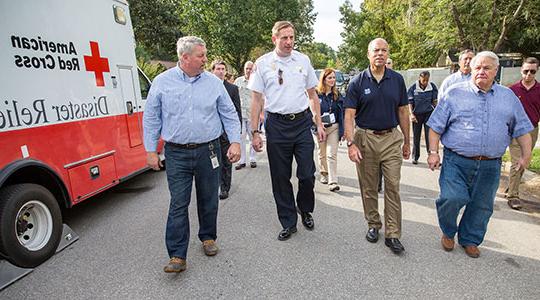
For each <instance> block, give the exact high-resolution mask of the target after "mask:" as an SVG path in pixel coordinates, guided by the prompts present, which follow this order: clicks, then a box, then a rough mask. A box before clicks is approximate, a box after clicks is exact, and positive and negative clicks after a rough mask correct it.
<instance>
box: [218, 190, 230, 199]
mask: <svg viewBox="0 0 540 300" xmlns="http://www.w3.org/2000/svg"><path fill="white" fill-rule="evenodd" d="M227 198H229V192H228V191H221V192H220V193H219V199H220V200H224V199H227Z"/></svg>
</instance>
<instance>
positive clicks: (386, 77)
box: [366, 67, 390, 81]
mask: <svg viewBox="0 0 540 300" xmlns="http://www.w3.org/2000/svg"><path fill="white" fill-rule="evenodd" d="M366 71H367V72H366V75H367V77H368V78H369V80H373V74H371V68H370V67H367V69H366ZM389 73H390V72H388V69H387V68H386V67H385V68H384V74H383V77H382V78H381V81H383V79H389V78H390V74H389Z"/></svg>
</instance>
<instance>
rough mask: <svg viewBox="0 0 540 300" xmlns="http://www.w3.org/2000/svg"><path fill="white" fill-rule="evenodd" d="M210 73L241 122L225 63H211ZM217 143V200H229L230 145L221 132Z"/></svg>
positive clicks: (230, 174)
mask: <svg viewBox="0 0 540 300" xmlns="http://www.w3.org/2000/svg"><path fill="white" fill-rule="evenodd" d="M212 73H213V74H214V75H216V76H217V77H218V78H219V79H221V80H222V81H223V84H224V85H225V89H226V90H227V93H229V96H230V97H231V99H232V102H233V104H234V108H236V113H237V114H238V120H239V121H240V122H241V121H242V111H241V109H240V93H239V91H238V87H237V86H236V85H234V84H232V83H230V82H228V81H227V80H225V73H227V66H226V65H225V62H224V61H222V60H216V61H214V62H212ZM219 141H220V143H221V153H222V155H221V157H222V161H221V176H220V188H219V189H220V192H219V199H221V200H224V199H227V198H229V191H230V189H231V181H232V164H231V162H230V161H229V160H228V159H227V156H226V154H227V151H228V149H229V146H230V143H229V139H228V138H227V134H226V133H225V132H223V134H222V135H221V137H220V138H219Z"/></svg>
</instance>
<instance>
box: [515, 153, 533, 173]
mask: <svg viewBox="0 0 540 300" xmlns="http://www.w3.org/2000/svg"><path fill="white" fill-rule="evenodd" d="M530 163H531V157H530V156H529V158H524V157H520V158H519V161H518V164H517V166H516V171H520V170H526V169H527V168H528V167H529V164H530Z"/></svg>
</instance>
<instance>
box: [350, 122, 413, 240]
mask: <svg viewBox="0 0 540 300" xmlns="http://www.w3.org/2000/svg"><path fill="white" fill-rule="evenodd" d="M354 143H355V145H356V146H357V147H358V148H359V149H360V151H361V153H362V156H363V159H362V161H361V162H360V163H358V164H356V172H357V174H358V182H359V184H360V193H361V194H362V202H363V204H364V216H365V218H366V220H367V222H368V226H369V227H370V228H371V227H374V228H377V229H380V228H381V227H382V223H381V217H380V215H379V211H378V193H377V186H378V181H379V170H380V169H379V166H380V168H382V170H383V175H384V223H385V237H386V238H400V237H401V199H400V197H399V181H400V179H401V164H402V163H403V156H402V151H401V144H402V143H403V134H402V133H401V132H400V131H399V130H397V129H396V128H394V129H393V130H392V132H390V133H386V134H384V135H376V134H374V133H373V131H372V130H367V129H360V128H357V129H356V132H355V135H354Z"/></svg>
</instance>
